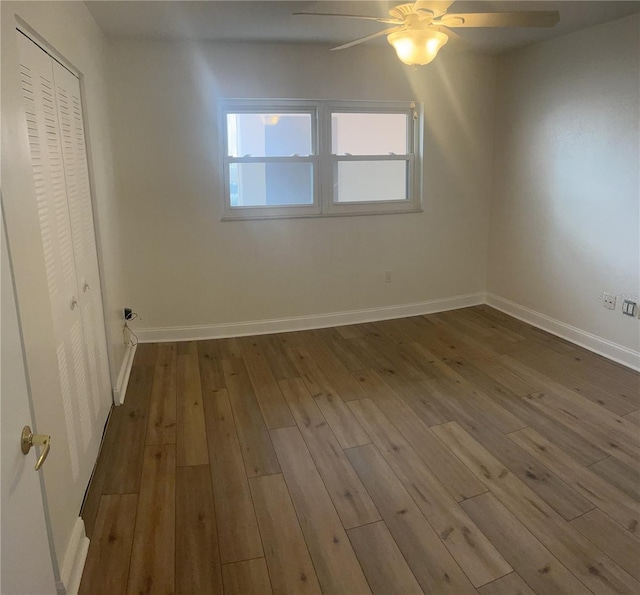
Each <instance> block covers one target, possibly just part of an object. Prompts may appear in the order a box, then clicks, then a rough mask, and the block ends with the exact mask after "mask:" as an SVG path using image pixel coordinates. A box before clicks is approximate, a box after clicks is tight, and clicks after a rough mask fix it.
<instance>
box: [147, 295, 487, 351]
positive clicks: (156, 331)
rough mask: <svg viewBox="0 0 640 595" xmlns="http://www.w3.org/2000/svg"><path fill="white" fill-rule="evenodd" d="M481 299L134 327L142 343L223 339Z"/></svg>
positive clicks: (386, 317) (352, 321)
mask: <svg viewBox="0 0 640 595" xmlns="http://www.w3.org/2000/svg"><path fill="white" fill-rule="evenodd" d="M484 301H485V300H484V293H471V294H467V295H460V296H455V297H450V298H444V299H439V300H431V301H428V302H418V303H414V304H402V305H400V306H383V307H381V308H369V309H366V310H351V311H349V312H332V313H329V314H315V315H310V316H297V317H295V318H277V319H271V320H254V321H250V322H234V323H226V324H210V325H205V326H173V327H164V328H146V329H139V330H136V334H137V335H138V337H139V339H140V342H141V343H158V342H166V341H197V340H201V339H222V338H226V337H242V336H246V335H265V334H269V333H283V332H287V331H300V330H308V329H314V328H325V327H331V326H341V325H345V324H359V323H363V322H374V321H376V320H389V319H392V318H405V317H407V316H419V315H421V314H433V313H435V312H444V311H446V310H456V309H458V308H467V307H469V306H477V305H479V304H483V303H484Z"/></svg>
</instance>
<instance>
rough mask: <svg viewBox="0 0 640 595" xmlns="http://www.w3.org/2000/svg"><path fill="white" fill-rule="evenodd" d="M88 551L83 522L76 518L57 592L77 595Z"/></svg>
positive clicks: (87, 540)
mask: <svg viewBox="0 0 640 595" xmlns="http://www.w3.org/2000/svg"><path fill="white" fill-rule="evenodd" d="M88 551H89V538H88V537H87V535H86V533H85V531H84V521H83V520H82V519H81V518H80V517H78V518H77V519H76V523H75V525H74V526H73V532H72V533H71V540H70V541H69V545H68V546H67V551H66V553H65V556H64V563H63V564H62V569H61V572H60V580H61V582H62V585H60V584H58V585H57V588H58V590H59V591H61V592H63V593H66V595H76V594H77V593H78V591H79V590H80V581H81V580H82V571H83V570H84V564H85V562H86V560H87V552H88Z"/></svg>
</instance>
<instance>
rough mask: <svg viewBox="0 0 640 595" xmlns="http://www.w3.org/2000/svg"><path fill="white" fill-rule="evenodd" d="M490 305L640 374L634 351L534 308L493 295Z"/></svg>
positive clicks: (639, 357)
mask: <svg viewBox="0 0 640 595" xmlns="http://www.w3.org/2000/svg"><path fill="white" fill-rule="evenodd" d="M486 303H487V305H489V306H491V307H492V308H495V309H496V310H500V311H501V312H504V313H505V314H509V316H513V317H514V318H517V319H518V320H522V321H523V322H526V323H528V324H531V325H533V326H535V327H537V328H539V329H542V330H543V331H547V332H548V333H551V334H552V335H556V336H557V337H561V338H562V339H566V340H567V341H571V342H572V343H575V344H576V345H579V346H580V347H584V348H585V349H588V350H589V351H593V352H594V353H597V354H598V355H602V356H603V357H606V358H608V359H610V360H613V361H615V362H618V363H619V364H622V365H624V366H627V367H628V368H632V369H634V370H638V371H640V352H639V351H634V350H633V349H629V348H627V347H624V346H623V345H620V344H618V343H614V342H613V341H609V340H608V339H603V338H602V337H598V336H597V335H594V334H592V333H589V332H587V331H583V330H582V329H579V328H577V327H575V326H572V325H570V324H566V323H565V322H561V321H560V320H556V319H555V318H551V317H550V316H547V315H546V314H541V313H540V312H536V311H535V310H531V309H530V308H526V307H525V306H521V305H520V304H516V303H515V302H511V301H509V300H507V299H504V298H502V297H500V296H498V295H495V294H492V293H488V294H487V296H486Z"/></svg>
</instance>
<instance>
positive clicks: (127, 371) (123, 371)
mask: <svg viewBox="0 0 640 595" xmlns="http://www.w3.org/2000/svg"><path fill="white" fill-rule="evenodd" d="M136 347H137V345H129V346H127V351H126V353H125V354H124V358H122V366H120V373H119V374H118V384H117V386H116V387H115V388H114V389H113V404H114V405H116V406H118V405H122V404H123V403H124V398H125V397H126V395H127V385H128V384H129V376H130V375H131V367H132V366H133V358H134V357H135V355H136Z"/></svg>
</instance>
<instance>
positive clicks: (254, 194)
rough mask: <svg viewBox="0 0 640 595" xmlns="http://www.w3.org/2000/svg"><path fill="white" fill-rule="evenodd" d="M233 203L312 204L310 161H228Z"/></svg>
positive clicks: (236, 204) (256, 205)
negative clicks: (229, 162)
mask: <svg viewBox="0 0 640 595" xmlns="http://www.w3.org/2000/svg"><path fill="white" fill-rule="evenodd" d="M229 193H230V196H231V206H232V207H264V206H278V205H310V204H313V164H312V163H231V164H229Z"/></svg>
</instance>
